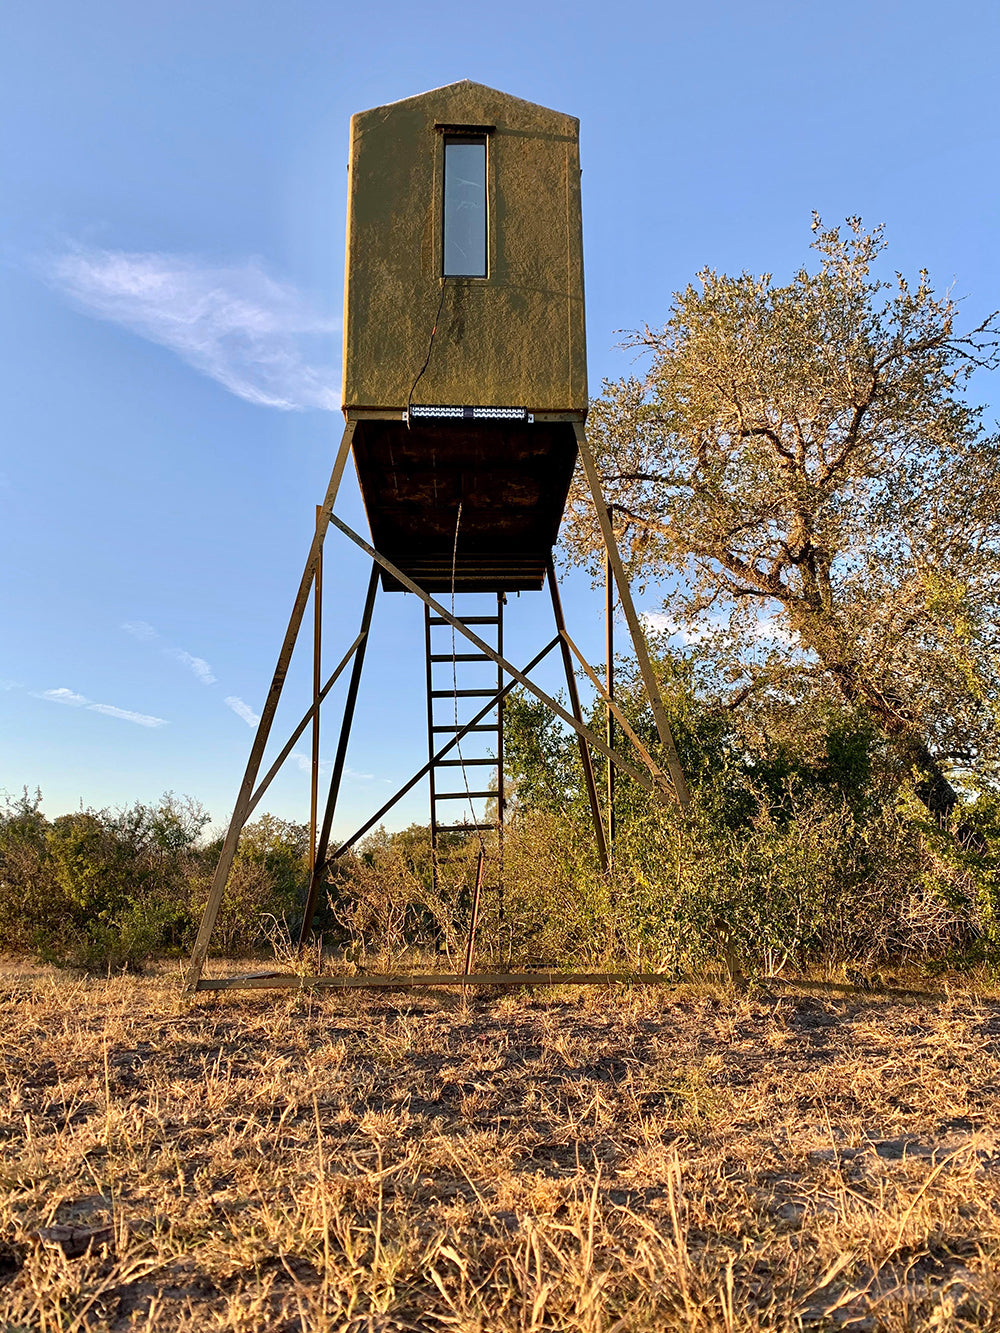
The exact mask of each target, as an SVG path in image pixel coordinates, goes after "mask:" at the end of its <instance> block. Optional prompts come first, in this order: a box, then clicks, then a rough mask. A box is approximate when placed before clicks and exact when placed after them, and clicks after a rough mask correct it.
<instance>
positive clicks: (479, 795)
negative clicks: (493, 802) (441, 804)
mask: <svg viewBox="0 0 1000 1333" xmlns="http://www.w3.org/2000/svg"><path fill="white" fill-rule="evenodd" d="M487 796H496V792H495V791H436V792H435V793H434V799H435V801H464V800H465V799H466V797H468V798H469V799H470V800H473V801H478V800H481V799H483V798H484V797H487Z"/></svg>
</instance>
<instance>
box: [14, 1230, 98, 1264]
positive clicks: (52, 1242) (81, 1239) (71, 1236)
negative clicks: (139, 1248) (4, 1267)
mask: <svg viewBox="0 0 1000 1333" xmlns="http://www.w3.org/2000/svg"><path fill="white" fill-rule="evenodd" d="M114 1238H115V1229H114V1227H113V1226H103V1227H74V1226H68V1225H59V1226H54V1227H41V1228H40V1229H39V1230H38V1231H33V1232H31V1234H30V1236H29V1239H30V1240H32V1241H34V1242H35V1244H36V1245H48V1246H50V1247H52V1248H55V1249H60V1250H62V1252H63V1254H64V1255H65V1256H66V1258H67V1259H79V1258H80V1257H81V1256H82V1255H84V1254H89V1253H90V1251H91V1250H92V1249H95V1248H99V1247H100V1246H102V1245H111V1244H112V1242H113V1241H114Z"/></svg>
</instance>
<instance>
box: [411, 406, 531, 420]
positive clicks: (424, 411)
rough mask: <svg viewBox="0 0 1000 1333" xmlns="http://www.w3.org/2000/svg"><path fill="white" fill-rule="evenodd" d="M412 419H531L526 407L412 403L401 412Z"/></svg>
mask: <svg viewBox="0 0 1000 1333" xmlns="http://www.w3.org/2000/svg"><path fill="white" fill-rule="evenodd" d="M407 416H409V417H410V419H412V420H423V421H428V420H429V421H446V420H458V421H531V420H532V414H531V413H530V412H529V411H528V409H527V408H526V407H427V406H420V407H418V406H416V405H414V406H413V407H411V408H410V409H409V412H408V413H407V412H404V413H403V420H404V421H405V420H406V418H407Z"/></svg>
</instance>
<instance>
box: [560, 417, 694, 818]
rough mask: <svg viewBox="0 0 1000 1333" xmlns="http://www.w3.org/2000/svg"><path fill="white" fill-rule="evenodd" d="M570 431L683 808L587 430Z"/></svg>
mask: <svg viewBox="0 0 1000 1333" xmlns="http://www.w3.org/2000/svg"><path fill="white" fill-rule="evenodd" d="M573 432H574V434H575V435H576V444H577V448H578V449H579V450H580V461H581V463H582V464H583V471H584V475H585V476H586V478H587V485H588V486H589V487H590V494H591V496H592V498H593V501H594V506H595V508H596V509H597V521H598V523H599V524H600V527H601V536H602V537H603V538H604V549H605V550H606V551H607V554H608V561H609V562H610V564H611V572H612V573H613V574H614V577H615V583H616V584H617V585H618V597H619V599H620V601H621V604H622V610H623V611H624V612H625V622H626V624H627V625H628V629H629V634H630V635H631V636H632V646H633V647H634V649H635V656H636V660H637V661H638V663H639V673H640V675H641V676H642V683H643V685H645V687H646V694H647V696H648V698H649V705H650V707H651V708H652V710H653V719H654V721H655V722H656V730H657V734H658V735H659V737H660V744H661V745H662V746H663V752H664V754H665V755H666V758H667V769H668V770H669V772H670V780H671V782H672V783H673V786H674V795H675V796H676V797H677V803H678V805H679V806H680V807H681V809H682V810H683V811H685V812H686V811H687V810H688V809H689V808H690V805H691V793H690V791H689V790H688V785H687V779H686V778H685V777H684V770H683V769H682V768H681V761H680V757H679V756H678V754H677V746H676V745H675V744H674V738H673V735H672V734H671V731H670V723H669V722H668V721H667V714H666V710H665V709H664V707H663V700H662V698H661V697H660V687H659V685H658V684H657V681H656V675H655V674H654V672H653V664H652V662H651V661H650V660H649V648H648V647H647V646H646V636H645V634H644V633H643V629H642V625H641V623H640V621H639V617H638V616H637V615H636V611H635V603H634V602H633V601H632V591H631V589H630V587H629V582H628V579H627V578H626V577H625V569H624V567H623V565H622V558H621V554H620V552H619V550H618V543H617V541H616V540H615V530H614V528H613V526H612V524H611V515H610V513H609V512H608V507H607V505H606V504H605V502H604V492H603V491H602V490H601V478H600V476H599V474H598V471H597V464H596V463H595V462H594V455H593V454H592V453H591V451H590V445H589V443H588V442H587V432H586V431H585V430H584V427H583V423H582V422H574V424H573Z"/></svg>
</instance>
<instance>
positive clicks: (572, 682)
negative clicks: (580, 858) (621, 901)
mask: <svg viewBox="0 0 1000 1333" xmlns="http://www.w3.org/2000/svg"><path fill="white" fill-rule="evenodd" d="M548 583H549V592H550V593H551V595H552V614H553V615H554V616H555V621H556V629H557V630H558V632H559V646H560V648H561V649H562V659H563V666H564V668H565V670H566V688H567V689H568V690H569V703H570V708H571V709H572V710H573V716H574V717H575V718H576V720H577V722H579V723H580V725H581V726H583V713H582V711H581V709H580V693H579V691H578V690H577V688H576V676H574V674H573V659H572V658H571V657H570V652H569V644H568V643H567V642H566V622H565V620H563V611H562V600H561V599H560V597H559V585H558V584H557V583H556V571H555V568H554V567H553V564H552V561H551V560H550V561H549V568H548ZM576 739H577V741H578V742H579V744H580V762H581V764H582V765H583V780H584V783H585V785H586V788H587V799H588V801H589V802H590V813H591V816H592V817H593V820H594V836H595V838H596V839H597V855H598V857H599V858H600V862H601V869H602V870H604V871H607V869H608V843H607V839H606V838H605V836H604V821H603V820H602V819H601V803H600V801H599V800H598V797H597V783H596V782H595V780H594V761H593V760H592V759H591V757H590V746H589V745H588V744H587V739H586V737H585V736H584V735H583V734H582V732H579V731H578V732H577V734H576ZM608 763H609V764H610V763H611V760H610V759H609V760H608Z"/></svg>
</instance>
